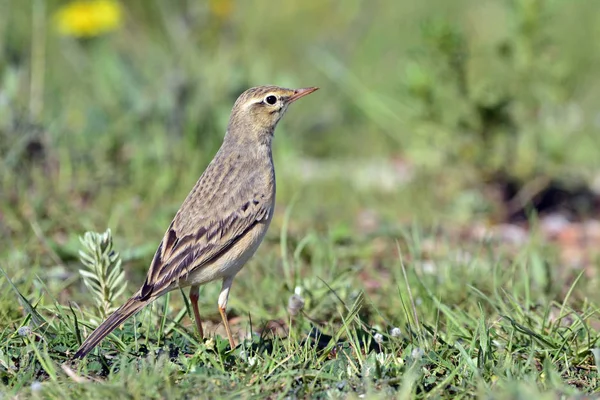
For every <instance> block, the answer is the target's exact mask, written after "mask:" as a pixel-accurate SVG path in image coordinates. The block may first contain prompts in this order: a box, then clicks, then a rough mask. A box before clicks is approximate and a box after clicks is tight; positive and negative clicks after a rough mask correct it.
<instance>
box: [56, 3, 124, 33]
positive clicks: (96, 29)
mask: <svg viewBox="0 0 600 400" xmlns="http://www.w3.org/2000/svg"><path fill="white" fill-rule="evenodd" d="M54 18H55V22H56V26H57V28H58V30H59V32H60V33H62V34H63V35H67V36H75V37H81V38H84V37H85V38H89V37H93V36H98V35H101V34H103V33H106V32H110V31H113V30H115V29H117V28H118V27H119V25H120V24H121V20H122V10H121V5H120V4H119V3H118V2H116V1H114V0H88V1H85V0H77V1H73V2H71V3H69V4H67V5H65V6H63V7H61V8H60V9H59V10H58V11H57V12H56V14H55V15H54Z"/></svg>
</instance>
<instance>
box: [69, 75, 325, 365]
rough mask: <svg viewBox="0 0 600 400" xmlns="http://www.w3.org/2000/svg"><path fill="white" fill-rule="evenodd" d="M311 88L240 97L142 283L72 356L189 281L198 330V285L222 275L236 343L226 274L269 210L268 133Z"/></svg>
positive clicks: (250, 247) (247, 249)
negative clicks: (211, 158)
mask: <svg viewBox="0 0 600 400" xmlns="http://www.w3.org/2000/svg"><path fill="white" fill-rule="evenodd" d="M315 90H317V88H307V89H297V90H292V89H284V88H280V87H277V86H260V87H256V88H251V89H248V90H247V91H245V92H244V93H242V94H241V95H240V97H239V98H238V99H237V101H236V102H235V104H234V106H233V109H232V111H231V117H230V120H229V124H228V127H227V133H226V134H225V138H224V139H223V144H222V145H221V148H220V149H219V151H218V152H217V154H216V155H215V157H214V159H213V160H212V161H211V163H210V164H209V165H208V167H207V168H206V170H205V171H204V173H203V174H202V176H201V177H200V179H199V180H198V182H197V183H196V185H195V186H194V188H193V189H192V191H191V192H190V194H188V196H187V198H186V199H185V201H184V202H183V204H182V206H181V208H180V209H179V211H178V212H177V214H176V215H175V218H174V219H173V222H171V225H170V226H169V228H168V229H167V232H166V233H165V236H164V238H163V240H162V242H161V243H160V245H159V246H158V249H157V251H156V254H155V255H154V258H153V260H152V263H151V265H150V269H149V271H148V275H147V277H146V281H145V282H144V284H143V286H142V287H141V288H140V289H139V290H138V291H137V292H136V293H135V294H134V295H133V296H132V297H131V298H130V299H129V300H127V301H126V302H125V304H123V306H121V307H120V308H119V309H118V310H117V311H115V312H114V313H113V314H112V315H110V316H109V317H108V318H107V319H106V321H104V322H103V323H102V324H101V325H100V326H99V327H98V328H97V329H96V330H95V331H94V332H92V334H91V335H90V336H89V337H88V338H87V339H86V340H85V341H84V343H83V344H82V345H81V347H80V348H79V350H77V353H76V354H75V357H76V358H81V357H84V356H85V355H86V354H87V353H89V352H90V351H91V350H92V349H93V348H94V347H95V346H96V345H97V344H98V343H99V342H100V341H101V340H102V339H104V337H106V336H107V335H108V334H109V333H110V332H112V331H113V330H114V329H115V328H116V327H117V326H119V325H120V324H121V323H123V322H124V321H125V320H126V319H128V318H129V317H130V316H132V315H133V314H134V313H136V312H137V311H139V310H140V309H142V308H143V307H144V306H146V305H147V304H149V303H150V302H152V301H154V300H155V299H157V298H158V297H160V296H162V295H163V294H165V293H167V292H169V291H171V290H173V289H176V288H178V287H185V286H191V289H190V300H191V302H192V306H193V310H194V314H195V320H196V325H197V328H198V331H199V334H200V336H202V335H203V333H202V325H201V323H200V314H199V311H198V287H199V286H200V285H203V284H205V283H207V282H210V281H213V280H217V279H222V280H223V288H222V290H221V294H220V295H219V301H218V304H219V311H220V313H221V316H222V318H223V323H224V324H225V329H226V331H227V335H228V338H229V342H230V345H231V347H232V348H233V347H234V346H235V343H234V342H233V337H232V335H231V331H230V329H229V324H228V322H227V316H226V314H225V310H226V307H227V298H228V295H229V289H230V287H231V284H232V282H233V278H234V277H235V275H236V274H237V273H238V272H239V271H240V269H241V268H242V267H243V266H244V264H245V263H246V262H247V261H248V259H249V258H250V257H251V256H252V255H253V254H254V252H255V251H256V249H257V248H258V246H259V245H260V243H261V241H262V239H263V237H264V235H265V233H266V231H267V229H268V227H269V224H270V222H271V218H272V216H273V208H274V204H275V170H274V167H273V159H272V156H271V140H272V138H273V132H274V130H275V127H276V126H277V123H278V122H279V120H280V119H281V117H282V116H283V114H284V113H285V111H286V110H287V106H288V105H289V104H291V103H292V102H293V101H295V100H297V99H299V98H300V97H303V96H305V95H307V94H310V93H312V92H314V91H315ZM273 96H274V97H273ZM274 98H275V100H276V101H275V103H274V104H271V102H272V101H273V99H274Z"/></svg>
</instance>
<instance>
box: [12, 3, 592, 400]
mask: <svg viewBox="0 0 600 400" xmlns="http://www.w3.org/2000/svg"><path fill="white" fill-rule="evenodd" d="M223 1H224V0H223ZM205 3H206V4H205ZM62 4H64V3H63V2H59V1H54V0H53V1H47V2H44V1H42V0H32V1H31V2H23V1H17V0H0V7H1V8H2V9H3V10H10V11H9V12H5V13H0V268H2V271H4V272H5V274H6V275H4V274H0V289H1V290H0V377H1V382H2V384H3V386H2V387H0V397H7V398H10V397H18V398H23V397H42V398H58V397H60V398H96V397H97V398H106V397H122V396H125V395H127V396H129V397H131V398H148V397H156V398H179V397H194V398H195V397H201V398H203V397H206V398H208V397H211V398H221V397H226V398H238V397H244V398H248V397H256V398H264V397H271V398H283V397H289V398H307V397H320V398H329V397H342V398H346V397H348V398H358V397H359V396H362V395H363V394H364V395H365V396H366V397H368V398H371V397H374V398H377V397H382V398H386V397H397V398H415V397H416V398H428V397H432V398H464V397H478V398H498V399H504V398H506V399H512V398H546V397H547V398H552V399H554V398H557V397H559V398H576V397H577V396H580V395H592V396H593V395H596V394H597V392H598V383H597V379H598V370H597V361H596V359H595V358H594V356H593V354H594V351H596V350H595V349H597V348H598V347H599V346H598V343H597V341H598V328H599V325H598V313H597V307H598V304H600V294H599V293H598V290H597V287H598V278H597V275H598V274H597V270H598V265H599V264H598V258H597V256H596V258H593V257H592V258H590V260H589V262H588V264H587V265H585V271H584V273H583V275H582V273H581V270H579V269H570V268H569V267H568V266H567V265H565V263H564V260H563V259H561V258H560V257H559V254H558V249H557V248H556V247H555V245H554V244H551V243H547V242H545V241H544V240H543V239H542V236H540V235H537V234H536V233H535V230H534V233H533V234H532V236H531V237H530V238H529V239H528V240H527V241H526V242H525V243H520V244H518V245H515V244H513V245H511V244H508V243H504V242H503V241H499V240H494V239H474V237H475V236H476V235H465V232H472V231H474V230H475V227H474V226H473V225H481V224H484V225H485V224H487V223H488V222H490V221H496V220H501V217H500V216H501V211H499V208H501V205H499V202H498V201H497V193H496V192H494V187H493V185H489V183H490V182H492V183H493V182H494V179H496V178H497V177H498V176H506V177H509V178H511V179H512V180H514V181H516V182H519V183H522V184H527V183H529V182H531V181H533V180H535V179H539V178H541V179H552V180H557V181H560V182H563V183H565V184H566V185H567V186H568V185H572V184H576V183H582V184H584V185H591V182H593V181H594V179H597V174H598V170H599V167H600V162H599V158H598V156H597V154H598V152H597V149H598V148H600V143H599V139H598V138H599V137H600V136H598V132H597V131H598V114H597V110H598V102H599V101H600V98H599V95H598V93H600V91H599V90H598V79H597V73H596V69H597V68H595V66H596V65H598V64H599V63H600V60H599V59H598V58H599V53H598V52H597V51H596V47H597V46H596V45H595V43H594V41H593V38H594V37H597V33H598V32H597V31H598V30H597V28H596V27H597V26H600V24H599V23H600V21H599V18H600V17H599V16H600V7H599V6H598V5H597V4H596V3H593V4H592V3H590V2H585V1H583V0H573V1H570V2H563V1H541V0H511V1H508V0H507V1H475V0H456V1H452V2H449V1H442V0H433V1H428V2H394V1H380V2H366V1H358V0H356V1H355V0H348V1H343V2H336V1H325V2H323V1H316V0H314V1H313V0H309V1H303V2H279V3H277V4H275V3H273V2H242V1H238V2H233V3H232V11H231V13H230V14H227V15H225V16H223V17H218V16H217V15H216V14H215V11H214V9H211V8H210V7H209V6H208V5H207V4H208V3H207V2H195V1H194V2H192V1H170V2H163V1H159V0H144V1H142V0H132V1H128V2H126V3H125V2H124V3H123V4H124V5H125V6H126V7H125V14H124V17H125V19H124V21H123V23H122V26H121V27H120V29H119V30H117V31H115V32H112V33H110V34H107V35H104V36H99V37H95V38H91V39H86V40H80V39H75V38H71V37H61V36H59V35H58V34H57V32H56V31H55V29H54V28H53V19H52V15H53V13H54V12H55V11H56V10H57V9H58V8H59V7H60V6H61V5H62ZM213 4H214V3H213ZM267 83H273V84H279V85H283V86H289V87H304V86H319V87H320V88H321V90H320V91H319V92H317V93H315V94H314V97H313V96H310V98H307V99H306V100H303V101H302V102H299V103H298V104H295V105H294V107H293V108H292V109H290V110H289V113H288V115H286V118H285V120H284V121H283V122H282V123H281V125H280V126H279V128H278V130H277V132H276V138H275V148H274V157H275V162H276V168H277V180H278V182H277V185H278V198H277V208H276V214H275V216H274V220H273V224H272V227H271V229H270V231H269V233H268V235H267V238H266V240H265V243H264V244H263V245H262V246H261V248H260V250H259V251H258V253H257V255H256V256H255V257H254V258H253V259H252V260H251V261H250V263H249V264H248V266H247V267H246V268H245V269H244V270H243V271H242V272H241V273H240V275H239V276H238V277H237V278H236V281H235V283H234V286H233V289H232V294H231V297H230V318H231V320H232V325H233V326H234V331H235V332H237V333H240V334H241V339H242V340H240V346H238V348H236V349H235V350H233V351H228V349H227V346H228V345H227V341H226V340H223V329H222V325H220V317H219V313H218V311H217V307H216V300H217V297H218V290H219V284H218V283H214V284H210V285H207V286H205V287H203V288H202V290H201V299H200V307H201V312H202V315H203V316H204V317H205V318H206V320H207V323H206V331H207V332H208V333H209V338H208V339H207V340H205V341H204V342H202V341H199V340H198V338H197V337H196V336H195V331H194V324H193V321H192V320H191V319H190V317H189V311H188V312H186V311H187V310H186V303H185V301H184V300H183V299H182V296H181V295H180V293H178V292H173V293H171V294H170V296H169V297H168V298H165V299H161V300H159V301H157V302H156V303H155V304H153V305H152V307H148V308H147V309H145V310H144V311H142V312H141V313H140V314H138V315H137V316H136V317H135V318H132V319H131V320H130V321H129V322H127V323H126V324H125V325H124V326H123V328H122V329H121V330H119V331H117V332H115V334H114V335H111V336H110V337H109V338H108V339H106V340H105V341H104V342H103V343H102V344H101V346H100V347H98V349H96V350H95V351H94V352H93V353H92V355H90V356H89V357H88V358H87V359H86V360H84V361H82V362H71V361H70V355H72V354H73V353H74V351H75V350H76V348H77V347H78V344H79V341H80V340H81V338H82V337H85V336H86V335H88V334H89V333H90V331H91V330H90V327H91V325H92V321H97V320H99V319H100V315H99V308H98V307H99V305H98V303H97V302H96V301H95V297H94V295H93V294H92V292H91V291H90V290H89V288H88V287H87V286H86V285H85V284H84V283H83V280H82V279H81V277H80V275H79V273H78V271H79V270H80V269H82V268H84V267H83V265H82V263H81V261H80V260H79V254H78V252H79V250H80V249H81V244H80V242H79V240H78V237H79V236H82V235H83V234H84V233H85V232H86V231H95V232H104V231H105V230H106V229H107V228H110V229H111V231H112V234H113V239H114V248H115V250H116V251H118V252H119V253H120V255H121V259H122V269H123V270H124V271H125V274H126V276H127V279H128V286H127V289H126V292H125V294H124V295H121V296H119V297H118V298H117V299H114V300H113V303H114V304H112V306H118V305H119V304H121V302H123V301H124V300H125V295H130V294H132V293H133V292H134V291H135V290H136V289H137V288H138V286H139V285H140V284H141V282H142V281H143V277H144V274H145V271H146V269H147V266H148V264H149V262H150V259H151V257H152V255H153V252H154V251H155V249H156V246H157V245H158V242H159V240H160V238H161V237H162V234H163V233H164V229H165V228H166V226H168V223H169V221H170V220H171V218H172V216H173V214H174V213H175V211H176V210H177V208H178V207H179V205H180V203H181V201H182V200H183V198H184V197H185V195H186V194H187V192H188V191H189V189H190V188H191V187H192V185H193V184H194V182H195V181H196V179H197V178H198V176H199V175H200V174H201V172H202V170H203V169H204V167H205V166H206V164H207V163H208V162H209V161H210V159H211V157H212V156H213V154H214V152H215V151H216V149H217V148H218V146H219V145H220V142H221V139H222V136H223V133H224V129H225V127H226V123H227V118H228V115H229V111H230V108H231V106H232V104H233V101H234V100H235V98H236V97H237V95H239V93H240V92H241V91H243V90H244V89H246V88H247V87H250V86H255V85H259V84H267ZM532 221H535V220H534V219H533V220H532ZM533 225H535V224H533ZM9 279H10V281H9ZM13 285H14V286H13ZM296 290H299V291H300V293H301V295H302V297H303V298H304V300H305V304H304V308H303V310H302V312H301V313H300V314H299V315H297V316H295V317H292V316H291V315H290V313H289V312H288V310H287V306H288V300H289V298H290V296H292V295H293V294H294V292H295V291H296ZM32 307H35V312H34V311H33V309H32ZM103 307H108V308H109V305H108V304H103ZM394 328H397V329H394ZM319 332H320V333H321V336H320V338H319V337H318V334H317V333H319ZM392 332H394V335H392ZM398 332H399V334H398ZM598 362H600V361H598ZM65 366H66V368H65Z"/></svg>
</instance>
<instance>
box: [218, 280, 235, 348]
mask: <svg viewBox="0 0 600 400" xmlns="http://www.w3.org/2000/svg"><path fill="white" fill-rule="evenodd" d="M232 283H233V277H229V278H225V279H223V287H222V288H221V294H219V312H220V313H221V318H222V319H223V325H225V331H227V338H228V339H229V346H231V349H232V350H233V349H234V348H235V342H234V341H233V336H231V329H229V321H228V320H227V299H228V298H229V289H230V288H231V284H232Z"/></svg>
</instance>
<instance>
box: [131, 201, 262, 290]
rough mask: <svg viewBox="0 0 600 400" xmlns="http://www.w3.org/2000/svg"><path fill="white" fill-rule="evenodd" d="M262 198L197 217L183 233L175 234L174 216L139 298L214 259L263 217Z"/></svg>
mask: <svg viewBox="0 0 600 400" xmlns="http://www.w3.org/2000/svg"><path fill="white" fill-rule="evenodd" d="M262 197H263V196H255V197H254V198H253V199H251V200H249V201H240V203H241V204H240V205H239V206H238V207H235V208H234V211H233V212H231V213H230V214H229V215H227V216H226V217H225V218H222V219H212V220H209V221H207V220H202V219H201V220H199V221H198V226H197V227H195V229H194V230H192V231H191V232H190V233H187V234H181V233H178V231H177V226H176V222H177V217H176V219H175V220H174V221H173V223H171V226H170V227H169V229H168V230H167V232H166V233H165V236H164V238H163V240H162V242H161V244H160V245H159V247H158V250H157V251H156V254H155V255H154V259H153V261H152V264H151V266H150V271H149V272H148V276H147V278H146V281H145V283H144V285H143V286H142V289H141V291H140V298H141V299H142V300H144V299H147V298H149V297H150V296H157V295H160V294H162V293H164V291H166V290H169V289H170V288H171V286H172V285H173V284H174V283H176V282H177V281H179V280H180V279H181V278H185V277H186V276H187V275H188V274H189V273H190V272H191V271H192V269H194V270H195V269H197V268H203V267H204V266H206V265H207V264H208V263H210V262H211V261H213V260H215V259H217V258H218V257H220V256H221V255H222V254H224V253H225V252H226V251H227V250H229V249H230V248H231V246H233V245H234V244H235V243H236V242H237V241H238V240H240V239H241V238H242V237H243V236H244V235H245V234H246V233H247V232H248V231H250V230H251V229H252V228H253V227H254V226H255V225H256V224H257V223H260V222H264V221H265V220H267V219H268V218H269V215H270V213H271V207H272V205H271V203H270V202H268V203H267V202H265V201H264V199H263V198H262ZM182 211H183V210H182ZM182 211H180V213H178V214H181V213H182ZM185 226H188V227H189V226H190V225H189V224H186V225H185ZM188 231H189V229H188Z"/></svg>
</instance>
